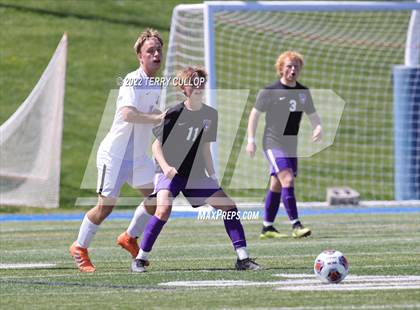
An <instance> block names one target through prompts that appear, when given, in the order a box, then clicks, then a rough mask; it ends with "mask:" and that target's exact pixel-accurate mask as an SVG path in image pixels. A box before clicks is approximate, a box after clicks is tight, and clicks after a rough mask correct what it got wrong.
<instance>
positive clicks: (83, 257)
mask: <svg viewBox="0 0 420 310" xmlns="http://www.w3.org/2000/svg"><path fill="white" fill-rule="evenodd" d="M115 202H116V199H115V198H106V197H102V196H100V195H99V197H98V203H97V205H96V206H95V207H94V208H92V209H90V210H89V211H88V212H87V213H86V215H85V217H84V218H83V221H82V224H81V225H80V229H79V234H78V236H77V240H76V241H74V242H73V244H72V245H71V247H70V255H71V256H72V257H73V258H74V260H75V262H76V265H77V266H78V268H79V270H80V271H81V272H94V271H95V270H96V268H95V266H94V265H93V264H92V262H91V261H90V258H89V253H88V248H89V246H90V243H91V242H92V240H93V238H94V236H95V234H96V232H97V230H98V228H99V225H100V224H101V223H102V222H103V220H104V219H105V218H106V217H107V216H108V215H109V214H110V213H111V212H112V209H113V207H114V205H115Z"/></svg>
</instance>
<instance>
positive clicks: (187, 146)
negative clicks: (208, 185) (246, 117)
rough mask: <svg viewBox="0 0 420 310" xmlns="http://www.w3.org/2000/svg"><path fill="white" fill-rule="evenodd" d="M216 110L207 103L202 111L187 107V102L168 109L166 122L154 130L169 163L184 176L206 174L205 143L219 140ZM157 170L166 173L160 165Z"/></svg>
mask: <svg viewBox="0 0 420 310" xmlns="http://www.w3.org/2000/svg"><path fill="white" fill-rule="evenodd" d="M217 120H218V115H217V111H216V110H215V109H214V108H212V107H209V106H207V105H205V104H203V106H202V107H201V109H200V110H197V111H191V110H188V109H187V108H186V107H185V105H184V103H180V104H177V105H176V106H174V107H172V108H171V109H169V110H168V112H167V114H166V116H165V119H164V121H163V122H162V123H161V124H160V125H158V126H156V127H155V128H154V129H153V134H154V135H155V136H156V138H157V139H158V140H159V141H160V142H161V144H162V149H163V155H164V157H165V159H166V161H167V162H168V164H169V165H170V166H172V167H174V168H175V169H177V171H178V174H179V175H181V176H184V177H187V178H188V177H190V176H191V177H202V176H205V169H206V165H205V161H204V156H203V146H204V144H205V143H206V142H213V141H216V137H217ZM156 172H158V173H160V172H163V171H162V169H161V167H160V166H159V164H157V165H156Z"/></svg>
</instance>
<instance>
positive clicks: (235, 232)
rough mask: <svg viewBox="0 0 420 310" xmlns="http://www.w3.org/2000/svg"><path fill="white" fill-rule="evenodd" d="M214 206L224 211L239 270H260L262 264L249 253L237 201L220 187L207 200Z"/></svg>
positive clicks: (236, 266) (236, 265) (225, 223)
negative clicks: (255, 260)
mask: <svg viewBox="0 0 420 310" xmlns="http://www.w3.org/2000/svg"><path fill="white" fill-rule="evenodd" d="M205 202H206V203H208V204H209V205H211V206H212V207H213V208H216V209H219V210H222V211H224V216H223V222H224V225H225V229H226V232H227V234H228V236H229V238H230V240H231V241H232V245H233V248H234V249H235V252H236V255H237V256H238V258H237V260H236V263H235V268H236V269H237V270H258V269H262V267H261V266H260V265H258V264H257V263H256V262H254V261H253V260H252V259H251V258H250V257H249V254H248V250H247V246H246V238H245V231H244V228H243V226H242V223H241V220H240V213H239V212H238V209H237V208H236V204H235V202H234V201H233V200H232V199H231V198H230V197H228V196H227V195H226V193H225V192H224V191H223V190H222V189H220V190H218V191H216V192H215V193H214V194H212V195H211V196H210V197H209V198H207V199H206V201H205Z"/></svg>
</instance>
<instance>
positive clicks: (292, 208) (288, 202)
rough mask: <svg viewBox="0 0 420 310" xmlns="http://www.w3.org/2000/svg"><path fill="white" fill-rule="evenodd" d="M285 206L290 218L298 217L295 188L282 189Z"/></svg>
mask: <svg viewBox="0 0 420 310" xmlns="http://www.w3.org/2000/svg"><path fill="white" fill-rule="evenodd" d="M281 196H282V198H283V204H284V208H285V209H286V212H287V215H288V216H289V220H291V221H293V220H295V219H297V218H298V211H297V206H296V198H295V188H294V187H283V188H282V190H281Z"/></svg>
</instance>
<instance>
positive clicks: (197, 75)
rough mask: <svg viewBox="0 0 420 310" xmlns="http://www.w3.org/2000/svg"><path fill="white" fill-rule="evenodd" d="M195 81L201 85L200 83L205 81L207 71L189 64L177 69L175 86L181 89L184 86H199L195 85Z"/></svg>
mask: <svg viewBox="0 0 420 310" xmlns="http://www.w3.org/2000/svg"><path fill="white" fill-rule="evenodd" d="M197 82H198V83H199V84H200V85H201V84H202V83H206V82H207V72H206V70H204V69H203V68H201V67H197V66H189V67H186V68H185V69H182V70H180V71H178V73H177V75H176V83H175V86H177V87H179V88H180V89H181V90H183V89H184V87H185V86H191V85H193V86H200V85H197Z"/></svg>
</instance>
